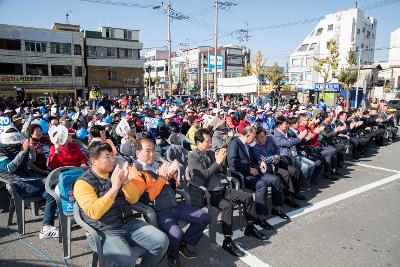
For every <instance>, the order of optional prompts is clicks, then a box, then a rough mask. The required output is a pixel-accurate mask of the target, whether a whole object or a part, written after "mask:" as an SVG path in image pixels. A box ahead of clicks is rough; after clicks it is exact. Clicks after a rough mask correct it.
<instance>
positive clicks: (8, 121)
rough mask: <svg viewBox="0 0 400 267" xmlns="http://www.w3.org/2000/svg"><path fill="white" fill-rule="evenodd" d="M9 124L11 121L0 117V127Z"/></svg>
mask: <svg viewBox="0 0 400 267" xmlns="http://www.w3.org/2000/svg"><path fill="white" fill-rule="evenodd" d="M10 124H11V119H10V118H9V117H0V127H5V126H8V125H10Z"/></svg>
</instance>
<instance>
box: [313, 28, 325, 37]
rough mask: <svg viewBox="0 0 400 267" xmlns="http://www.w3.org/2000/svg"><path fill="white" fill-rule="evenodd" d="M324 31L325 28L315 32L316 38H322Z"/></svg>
mask: <svg viewBox="0 0 400 267" xmlns="http://www.w3.org/2000/svg"><path fill="white" fill-rule="evenodd" d="M323 30H324V28H319V29H318V30H317V31H316V32H315V36H320V35H321V33H322V31H323Z"/></svg>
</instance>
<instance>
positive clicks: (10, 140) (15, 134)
mask: <svg viewBox="0 0 400 267" xmlns="http://www.w3.org/2000/svg"><path fill="white" fill-rule="evenodd" d="M24 140H25V138H24V136H23V135H22V134H21V133H20V132H19V131H18V130H17V129H16V128H15V127H14V125H8V126H6V127H4V128H3V132H2V133H1V134H0V143H1V144H4V145H15V144H20V143H22V142H23V141H24Z"/></svg>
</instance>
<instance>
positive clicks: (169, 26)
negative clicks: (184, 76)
mask: <svg viewBox="0 0 400 267" xmlns="http://www.w3.org/2000/svg"><path fill="white" fill-rule="evenodd" d="M167 18H168V81H169V95H170V96H171V95H172V75H171V73H172V72H171V50H172V47H171V43H172V42H171V0H169V1H168V16H167Z"/></svg>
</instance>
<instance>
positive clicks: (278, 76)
mask: <svg viewBox="0 0 400 267" xmlns="http://www.w3.org/2000/svg"><path fill="white" fill-rule="evenodd" d="M265 76H266V77H267V79H268V80H269V82H270V83H271V84H272V86H273V87H274V88H279V86H280V85H281V84H282V81H283V79H284V78H285V77H286V73H285V71H284V70H283V68H281V67H280V66H279V65H278V63H276V62H275V64H274V66H272V67H271V68H267V70H266V72H265Z"/></svg>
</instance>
